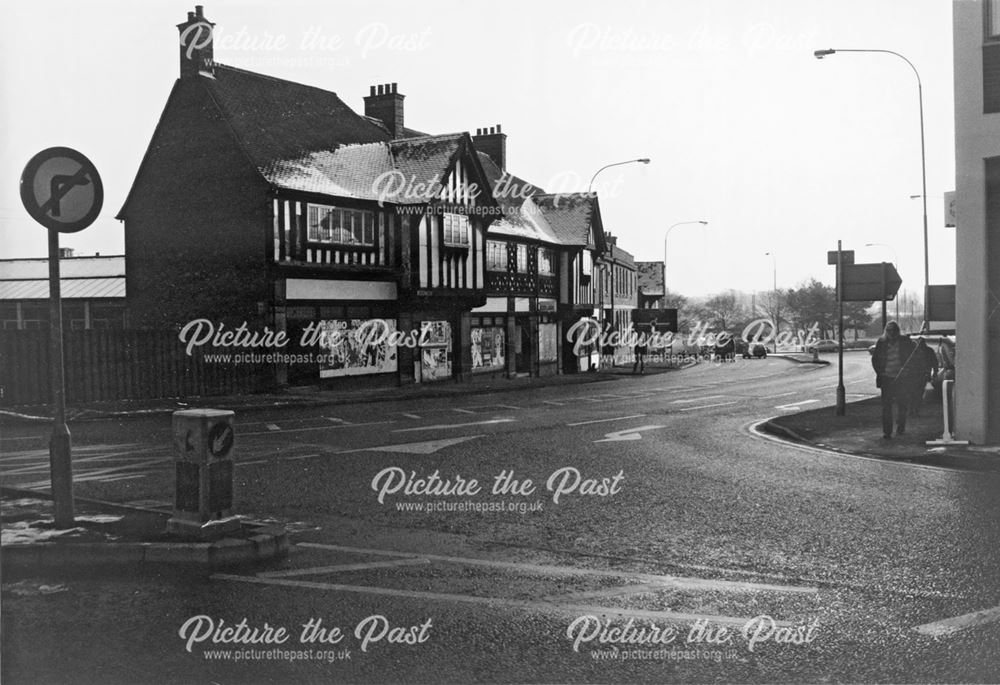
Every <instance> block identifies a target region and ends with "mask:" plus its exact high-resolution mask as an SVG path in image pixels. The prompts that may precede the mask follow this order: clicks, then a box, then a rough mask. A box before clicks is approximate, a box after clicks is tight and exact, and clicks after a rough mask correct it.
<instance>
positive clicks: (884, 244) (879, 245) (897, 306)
mask: <svg viewBox="0 0 1000 685" xmlns="http://www.w3.org/2000/svg"><path fill="white" fill-rule="evenodd" d="M865 247H884V248H886V249H888V250H889V251H890V252H892V258H893V260H894V261H895V263H896V266H897V267H898V266H899V255H898V254H897V253H896V248H894V247H893V246H892V245H890V244H888V243H865ZM894 299H895V300H896V323H899V294H898V293H897V294H896V297H895V298H894ZM884 313H885V312H883V314H884Z"/></svg>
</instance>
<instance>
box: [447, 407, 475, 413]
mask: <svg viewBox="0 0 1000 685" xmlns="http://www.w3.org/2000/svg"><path fill="white" fill-rule="evenodd" d="M452 411H457V412H458V413H459V414H475V413H476V412H474V411H470V410H468V409H458V408H454V409H452Z"/></svg>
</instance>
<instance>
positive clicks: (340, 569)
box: [257, 559, 431, 578]
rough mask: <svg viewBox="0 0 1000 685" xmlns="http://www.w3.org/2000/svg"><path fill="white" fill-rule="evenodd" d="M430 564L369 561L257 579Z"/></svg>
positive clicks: (263, 575) (269, 573) (273, 573)
mask: <svg viewBox="0 0 1000 685" xmlns="http://www.w3.org/2000/svg"><path fill="white" fill-rule="evenodd" d="M429 563H431V562H430V561H428V560H427V559H395V560H393V561H369V562H367V563H364V564H340V565H339V566H320V567H319V568H296V569H292V570H290V571H264V572H262V573H258V574H257V577H259V578H292V577H294V576H317V575H321V574H327V573H342V572H344V571H367V570H368V569H372V568H394V567H396V566H426V565H427V564H429Z"/></svg>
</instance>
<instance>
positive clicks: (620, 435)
mask: <svg viewBox="0 0 1000 685" xmlns="http://www.w3.org/2000/svg"><path fill="white" fill-rule="evenodd" d="M657 428H666V426H658V425H650V426H636V427H635V428H626V429H625V430H621V431H615V432H614V433H605V434H604V437H603V438H601V439H600V440H594V442H619V441H621V440H641V439H642V435H641V433H642V431H651V430H656V429H657Z"/></svg>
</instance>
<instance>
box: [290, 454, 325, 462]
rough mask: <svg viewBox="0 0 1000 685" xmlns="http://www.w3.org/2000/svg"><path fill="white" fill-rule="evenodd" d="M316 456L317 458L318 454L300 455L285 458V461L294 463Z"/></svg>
mask: <svg viewBox="0 0 1000 685" xmlns="http://www.w3.org/2000/svg"><path fill="white" fill-rule="evenodd" d="M318 456H319V455H318V454H300V455H299V456H297V457H285V459H286V460H287V461H296V460H298V459H313V458H315V457H318Z"/></svg>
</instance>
